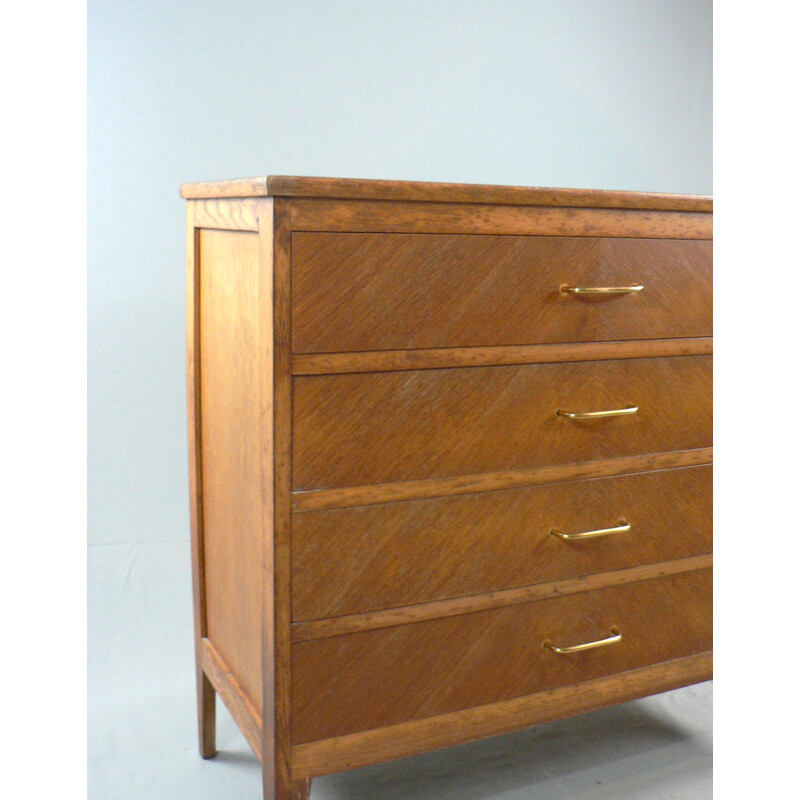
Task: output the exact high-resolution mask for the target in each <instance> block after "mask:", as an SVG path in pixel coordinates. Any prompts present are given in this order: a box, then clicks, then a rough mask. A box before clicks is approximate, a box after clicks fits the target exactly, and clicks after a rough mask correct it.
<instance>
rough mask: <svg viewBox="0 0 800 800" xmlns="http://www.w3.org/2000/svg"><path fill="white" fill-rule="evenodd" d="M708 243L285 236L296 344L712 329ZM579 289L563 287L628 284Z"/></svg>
mask: <svg viewBox="0 0 800 800" xmlns="http://www.w3.org/2000/svg"><path fill="white" fill-rule="evenodd" d="M711 262H712V243H711V242H710V241H706V240H680V239H630V238H592V237H585V236H583V237H581V236H578V237H570V236H483V235H457V236H454V235H440V234H406V233H393V234H384V233H294V234H293V235H292V347H293V350H294V352H296V353H331V352H344V351H364V350H403V349H411V348H437V347H475V346H493V345H520V344H538V343H548V342H591V341H616V340H626V339H659V338H670V337H693V336H710V335H711V332H712V329H711V312H712V300H711V280H712V269H711ZM633 284H639V285H643V286H644V290H643V291H642V292H640V293H638V294H619V295H606V296H593V297H580V296H577V295H570V294H565V293H564V292H562V291H561V290H560V287H561V286H562V285H570V286H589V287H598V286H626V285H633Z"/></svg>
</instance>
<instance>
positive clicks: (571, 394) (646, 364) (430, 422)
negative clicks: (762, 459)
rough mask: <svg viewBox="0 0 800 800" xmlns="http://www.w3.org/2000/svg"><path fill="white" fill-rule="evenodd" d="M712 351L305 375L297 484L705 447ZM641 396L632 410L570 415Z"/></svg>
mask: <svg viewBox="0 0 800 800" xmlns="http://www.w3.org/2000/svg"><path fill="white" fill-rule="evenodd" d="M711 358H712V357H711V356H683V357H676V358H648V359H628V360H617V361H601V362H579V363H571V364H537V365H524V366H514V367H478V368H463V369H447V370H438V369H437V370H416V371H407V372H390V373H376V374H354V375H319V376H316V375H315V376H302V377H297V378H295V380H294V395H293V399H294V403H293V415H294V425H293V437H294V440H293V446H294V449H293V459H292V463H293V476H294V478H293V480H294V488H295V489H296V490H304V489H318V488H326V487H344V486H356V485H363V484H378V483H387V482H393V481H405V480H414V479H421V478H433V477H448V476H455V475H469V474H479V473H484V472H499V471H505V470H513V469H525V468H532V467H539V466H546V465H555V464H571V463H576V462H583V461H589V460H593V459H599V458H614V457H621V456H632V455H641V454H647V453H659V452H669V451H674V450H689V449H694V448H700V447H710V446H711V439H712V436H711V434H712V430H711V412H712V404H711V378H712V369H711V364H712V360H711ZM630 404H633V405H636V406H638V408H639V410H638V412H637V413H635V414H632V415H627V416H617V417H611V418H603V419H591V420H584V421H581V420H574V419H569V418H565V417H562V416H558V415H557V413H556V412H557V411H558V410H564V411H568V412H587V411H588V412H593V411H600V410H610V409H619V408H622V407H624V406H627V405H630Z"/></svg>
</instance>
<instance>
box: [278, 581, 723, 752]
mask: <svg viewBox="0 0 800 800" xmlns="http://www.w3.org/2000/svg"><path fill="white" fill-rule="evenodd" d="M711 610H712V584H711V569H704V570H697V571H694V572H687V573H682V574H679V575H672V576H669V577H663V578H654V579H652V580H647V581H640V582H638V583H633V584H627V585H624V586H609V587H606V588H603V589H597V590H594V591H590V592H582V593H579V594H573V595H568V596H565V597H558V598H554V599H552V600H539V601H535V602H531V603H525V604H520V605H515V606H506V607H504V608H498V609H492V610H488V611H478V612H473V613H470V614H462V615H459V616H453V617H447V618H442V619H434V620H426V621H424V622H416V623H412V624H408V625H399V626H397V627H394V628H385V629H381V630H373V631H365V632H359V633H353V634H348V635H345V636H337V637H332V638H328V639H317V640H313V641H308V642H300V643H297V644H295V645H294V646H293V648H292V738H293V744H302V743H304V742H310V741H316V740H319V739H326V738H330V737H333V736H342V735H345V734H349V733H355V732H357V731H362V730H369V729H371V728H379V727H383V726H386V725H394V724H397V723H400V722H406V721H409V720H414V719H422V718H424V717H430V716H435V715H437V714H444V713H447V712H450V711H457V710H459V709H463V708H470V707H473V706H478V705H483V704H486V703H493V702H498V701H500V700H506V699H509V698H512V697H519V696H522V695H527V694H534V693H536V692H540V691H544V690H547V689H552V688H555V687H558V686H566V685H569V684H574V683H580V682H581V681H586V680H590V679H592V678H599V677H603V676H606V675H611V674H614V673H616V672H622V671H625V670H629V669H635V668H637V667H643V666H646V665H648V664H656V663H660V662H662V661H669V660H671V659H673V658H680V657H681V656H688V655H692V654H694V653H701V652H705V651H708V650H711V647H712V615H711ZM612 628H614V629H615V630H617V631H619V633H620V634H621V639H620V640H619V641H616V642H613V643H611V644H607V645H604V646H601V647H596V648H593V649H589V650H584V651H579V652H569V653H560V654H559V653H556V652H554V651H553V650H552V649H549V648H546V647H544V646H543V643H544V641H545V640H549V641H550V642H551V643H552V644H554V645H556V646H562V647H564V646H572V645H577V644H581V643H585V642H590V641H596V640H600V639H604V638H608V637H609V636H610V635H611V633H610V631H611V629H612Z"/></svg>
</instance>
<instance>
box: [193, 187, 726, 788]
mask: <svg viewBox="0 0 800 800" xmlns="http://www.w3.org/2000/svg"><path fill="white" fill-rule="evenodd" d="M181 192H182V196H183V197H185V198H186V199H187V246H188V248H187V249H188V270H187V276H188V278H187V296H188V329H187V330H188V401H189V404H188V408H189V444H190V447H189V451H190V495H191V498H190V499H191V512H192V513H191V517H192V554H193V576H194V608H195V632H196V636H195V641H196V656H197V690H198V715H199V718H198V722H199V731H200V749H201V753H202V754H203V756H205V757H210V756H212V755H214V753H215V741H214V725H215V720H214V712H215V699H216V695H217V694H219V696H220V697H221V698H222V699H223V701H224V702H225V704H226V705H227V707H228V708H229V710H230V712H231V714H232V716H233V718H234V719H235V720H236V722H237V723H238V725H239V726H240V728H241V730H242V732H243V733H244V735H245V737H246V738H247V740H248V742H249V743H250V745H251V746H252V747H253V749H254V751H255V753H256V754H257V755H258V757H259V759H260V760H261V762H262V766H263V775H264V796H265V798H270V799H272V798H274V799H275V800H287V799H288V798H305V797H307V795H308V792H309V789H310V784H311V779H312V777H313V776H315V775H322V774H326V773H331V772H336V771H340V770H345V769H350V768H353V767H357V766H363V765H366V764H370V763H375V762H379V761H383V760H386V759H390V758H398V757H402V756H407V755H411V754H414V753H419V752H423V751H426V750H430V749H434V748H438V747H445V746H448V745H452V744H457V743H460V742H465V741H469V740H473V739H477V738H480V737H485V736H491V735H494V734H498V733H502V732H505V731H509V730H513V729H515V728H520V727H524V726H527V725H532V724H536V723H540V722H544V721H548V720H554V719H558V718H562V717H567V716H570V715H574V714H578V713H582V712H585V711H589V710H593V709H597V708H600V707H602V706H606V705H610V704H612V703H618V702H623V701H626V700H631V699H634V698H637V697H642V696H645V695H648V694H652V693H655V692H661V691H666V690H668V689H672V688H675V687H678V686H682V685H686V684H689V683H693V682H697V681H702V680H707V679H709V678H710V677H711V648H712V641H711V560H712V556H711V552H712V541H711V453H712V450H711V445H712V408H711V377H712V365H711V358H712V356H711V353H712V339H711V334H712V326H711V321H712V320H711V311H712V306H711V277H712V268H711V255H712V254H711V248H712V243H711V239H712V233H711V230H712V228H711V225H712V205H711V200H710V199H709V198H700V197H688V196H676V195H657V194H640V193H625V192H599V191H577V190H553V189H532V188H531V189H529V188H522V187H496V186H464V185H450V184H424V183H408V182H393V181H351V180H329V179H321V178H291V177H270V178H261V179H247V180H233V181H219V182H213V183H198V184H187V185H185V186H183V187H182V190H181Z"/></svg>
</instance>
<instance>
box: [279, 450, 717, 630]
mask: <svg viewBox="0 0 800 800" xmlns="http://www.w3.org/2000/svg"><path fill="white" fill-rule="evenodd" d="M711 477H712V476H711V467H710V466H704V467H691V468H686V469H677V470H669V471H667V472H665V473H661V472H648V473H642V474H637V475H627V476H624V477H620V478H598V479H595V480H589V481H582V482H580V483H574V482H568V483H558V484H553V485H550V486H537V487H529V488H524V489H507V490H503V491H498V492H482V493H479V494H471V495H460V496H450V497H438V498H433V499H429V500H414V501H407V502H401V503H387V504H383V505H377V506H362V507H358V508H346V509H337V510H331V511H316V512H311V513H307V514H297V515H296V516H295V518H294V521H293V551H292V585H293V587H294V590H293V592H292V607H293V615H292V617H293V619H294V620H295V621H300V620H308V619H320V618H323V617H336V616H339V615H341V614H357V613H361V612H365V611H375V610H378V609H382V608H391V607H393V606H403V605H411V604H413V603H423V602H429V601H431V600H442V599H446V598H451V597H459V596H463V595H471V594H482V593H486V592H495V591H499V590H502V589H510V588H513V587H517V586H525V585H528V584H532V583H540V582H542V581H548V580H561V579H564V578H572V577H578V576H586V575H591V574H593V573H598V572H611V571H613V570H618V569H624V568H625V567H631V566H635V565H637V564H650V563H654V562H657V561H665V560H668V559H675V558H685V557H687V556H692V555H701V554H703V553H710V552H711ZM621 520H624V521H626V522H628V523H629V524H630V525H631V530H630V531H628V532H626V533H619V534H613V535H609V536H603V537H598V538H591V539H585V540H578V541H564V540H562V539H559V538H557V537H556V536H553V535H551V530H552V529H553V528H557V529H559V530H561V531H564V532H566V533H576V532H580V531H591V530H594V529H597V528H608V527H611V526H614V525H617V524H618V523H619V522H620V521H621Z"/></svg>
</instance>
